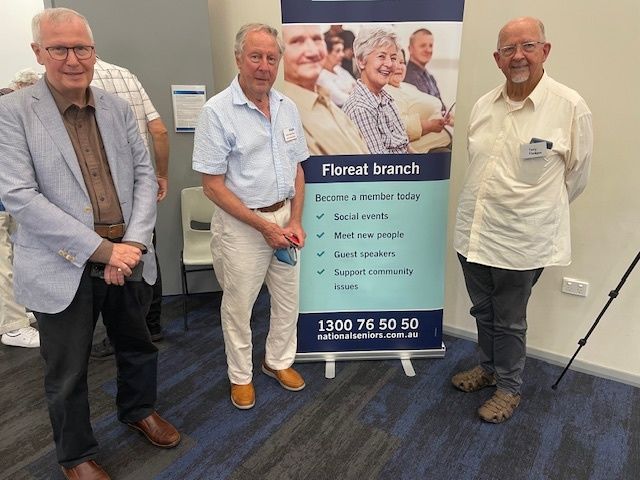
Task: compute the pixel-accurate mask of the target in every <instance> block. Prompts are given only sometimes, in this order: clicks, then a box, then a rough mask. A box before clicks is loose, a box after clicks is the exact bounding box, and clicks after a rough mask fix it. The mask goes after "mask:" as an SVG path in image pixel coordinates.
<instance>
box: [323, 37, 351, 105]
mask: <svg viewBox="0 0 640 480" xmlns="http://www.w3.org/2000/svg"><path fill="white" fill-rule="evenodd" d="M325 44H326V46H327V56H326V57H325V59H324V62H323V64H322V66H323V67H324V68H323V69H322V71H321V72H320V76H319V77H318V85H319V86H321V87H322V88H324V89H325V90H327V91H328V92H329V95H330V96H331V100H333V103H335V104H336V105H337V106H338V107H342V105H343V104H344V102H346V101H347V98H348V97H349V94H350V93H351V92H353V89H354V88H355V86H356V81H355V80H354V78H353V77H352V76H351V74H350V73H349V72H347V71H346V70H345V69H344V68H342V65H341V64H340V63H341V61H342V59H343V58H344V41H343V40H342V39H341V38H340V37H337V36H325Z"/></svg>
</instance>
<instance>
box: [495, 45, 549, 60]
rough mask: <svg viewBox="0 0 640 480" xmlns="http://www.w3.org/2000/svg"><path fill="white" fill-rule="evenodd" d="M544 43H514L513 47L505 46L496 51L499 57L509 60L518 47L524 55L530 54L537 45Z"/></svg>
mask: <svg viewBox="0 0 640 480" xmlns="http://www.w3.org/2000/svg"><path fill="white" fill-rule="evenodd" d="M544 44H545V42H525V43H516V44H515V45H506V46H504V47H500V48H499V49H498V53H499V54H500V56H501V57H505V58H509V57H513V56H514V55H515V54H516V51H517V50H518V46H519V47H520V48H522V51H523V52H524V53H532V52H534V51H535V49H536V48H537V46H538V45H544Z"/></svg>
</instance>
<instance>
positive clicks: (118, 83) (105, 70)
mask: <svg viewBox="0 0 640 480" xmlns="http://www.w3.org/2000/svg"><path fill="white" fill-rule="evenodd" d="M91 85H93V86H94V87H98V88H102V89H103V90H106V91H107V92H109V93H113V94H115V95H117V96H119V97H120V98H123V99H125V100H126V101H127V102H128V103H129V105H131V108H133V113H134V114H135V116H136V121H137V122H138V130H140V135H141V136H142V140H143V142H144V145H145V147H147V150H149V136H151V143H152V145H153V158H154V160H155V163H156V179H157V181H158V202H161V201H162V200H164V199H165V197H166V196H167V192H168V190H169V133H168V132H167V127H166V126H165V124H164V122H163V121H162V119H161V118H160V114H159V113H158V112H157V111H156V109H155V107H154V106H153V104H152V103H151V100H150V99H149V96H148V95H147V92H146V91H145V89H144V87H143V86H142V84H141V83H140V81H139V80H138V77H136V76H135V75H134V74H133V73H131V72H130V71H129V70H127V69H126V68H124V67H120V66H118V65H113V64H111V63H107V62H105V61H104V60H102V59H100V58H97V59H96V64H95V68H94V73H93V80H92V81H91ZM153 246H154V247H155V246H156V231H155V229H154V231H153ZM155 255H156V264H157V266H158V277H157V279H156V283H155V284H154V285H153V299H152V300H151V306H150V307H149V313H147V317H146V321H147V328H148V329H149V333H150V334H151V340H152V341H154V342H157V341H159V340H162V339H163V338H164V334H163V332H162V324H161V322H160V319H161V314H162V277H161V275H160V263H159V262H158V254H157V252H156V254H155ZM109 355H113V345H111V342H110V341H109V337H107V336H105V338H104V339H103V340H102V341H100V342H98V343H96V344H94V346H93V348H92V349H91V356H92V357H94V358H104V357H107V356H109Z"/></svg>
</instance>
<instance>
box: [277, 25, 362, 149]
mask: <svg viewBox="0 0 640 480" xmlns="http://www.w3.org/2000/svg"><path fill="white" fill-rule="evenodd" d="M282 35H283V38H284V44H285V45H284V56H283V58H284V62H283V63H284V80H285V81H284V88H283V92H284V94H285V95H287V96H288V97H289V98H291V100H293V101H294V103H295V104H296V105H297V107H298V110H299V112H300V117H301V118H302V126H303V127H304V133H305V138H306V139H307V146H308V148H309V152H310V153H311V154H312V155H349V154H359V153H369V150H368V149H367V146H366V145H365V143H364V140H363V139H362V136H361V135H360V132H359V130H358V129H357V127H356V126H355V125H354V124H353V122H352V121H351V120H350V119H349V118H348V117H347V116H346V115H345V113H344V112H343V111H342V110H340V109H339V108H338V107H337V106H336V105H335V104H334V103H333V102H332V101H331V99H330V98H329V96H328V92H327V91H326V90H324V89H322V88H320V87H318V85H317V84H316V82H317V81H318V78H319V76H320V75H321V72H323V71H326V70H324V69H323V63H324V59H325V57H326V55H327V50H326V48H325V41H324V39H323V36H322V32H321V31H320V27H319V26H318V25H285V26H284V27H282Z"/></svg>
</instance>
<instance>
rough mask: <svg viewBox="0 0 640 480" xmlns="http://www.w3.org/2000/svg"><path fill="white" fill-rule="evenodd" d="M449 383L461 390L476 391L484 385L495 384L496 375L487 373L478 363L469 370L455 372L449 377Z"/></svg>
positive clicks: (490, 385)
mask: <svg viewBox="0 0 640 480" xmlns="http://www.w3.org/2000/svg"><path fill="white" fill-rule="evenodd" d="M451 383H453V386H454V387H456V388H457V389H458V390H462V391H463V392H477V391H478V390H482V389H483V388H484V387H492V386H494V385H495V384H496V377H495V375H493V374H492V373H488V372H487V371H486V370H485V369H484V368H482V367H481V366H480V365H478V366H476V367H473V368H472V369H471V370H465V371H464V372H460V373H456V374H455V375H454V376H453V377H452V378H451Z"/></svg>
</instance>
